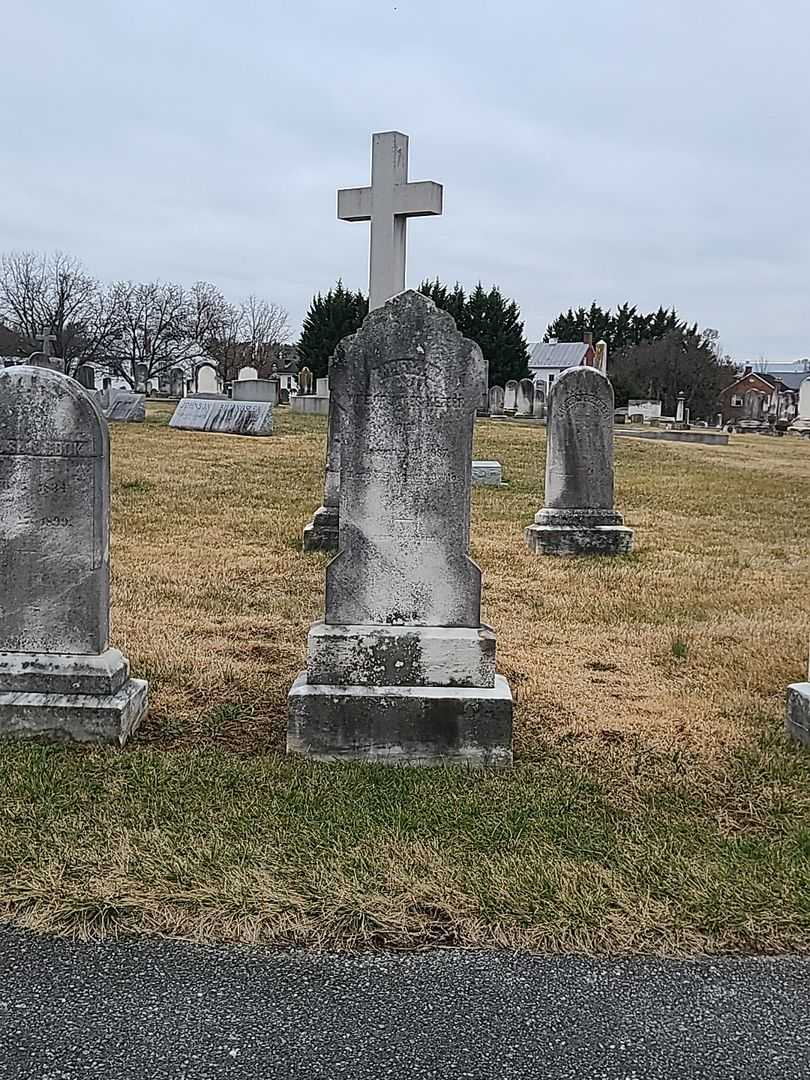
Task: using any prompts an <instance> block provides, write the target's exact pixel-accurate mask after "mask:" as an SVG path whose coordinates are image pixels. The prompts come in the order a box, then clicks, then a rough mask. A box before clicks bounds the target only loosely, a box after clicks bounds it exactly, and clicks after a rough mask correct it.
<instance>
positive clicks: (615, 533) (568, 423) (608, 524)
mask: <svg viewBox="0 0 810 1080" xmlns="http://www.w3.org/2000/svg"><path fill="white" fill-rule="evenodd" d="M547 433H548V441H547V446H546V488H545V498H544V503H543V507H542V509H541V510H539V511H538V512H537V514H535V518H534V523H533V524H531V525H529V527H528V528H527V529H526V531H525V539H526V544H527V545H528V546H529V548H530V549H531V550H532V551H534V552H535V553H536V554H538V555H622V554H626V553H627V552H628V551H630V550H631V548H632V543H633V532H632V530H631V529H628V528H627V527H626V526H625V525H624V523H623V521H622V517H621V514H618V513H616V511H615V510H614V509H613V388H612V387H611V385H610V382H609V381H608V379H607V377H606V376H605V375H603V374H602V372H601V371H597V370H596V368H592V367H576V368H569V369H568V370H567V371H564V372H563V373H562V374H561V375H560V376H558V378H557V379H555V380H554V383H553V384H552V387H551V390H550V392H549V396H548V422H547Z"/></svg>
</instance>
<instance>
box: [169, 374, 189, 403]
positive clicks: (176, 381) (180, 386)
mask: <svg viewBox="0 0 810 1080" xmlns="http://www.w3.org/2000/svg"><path fill="white" fill-rule="evenodd" d="M169 390H170V393H171V395H172V397H173V398H181V397H185V395H186V373H185V371H184V370H183V368H172V370H171V372H170V373H169Z"/></svg>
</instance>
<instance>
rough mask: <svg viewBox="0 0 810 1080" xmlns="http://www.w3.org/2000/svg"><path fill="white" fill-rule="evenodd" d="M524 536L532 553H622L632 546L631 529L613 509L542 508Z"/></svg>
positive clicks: (630, 549)
mask: <svg viewBox="0 0 810 1080" xmlns="http://www.w3.org/2000/svg"><path fill="white" fill-rule="evenodd" d="M524 536H525V538H526V543H527V545H528V546H529V547H530V548H531V550H532V551H533V552H535V554H536V555H626V554H627V553H628V552H630V551H632V549H633V530H632V529H628V528H627V526H626V525H625V524H624V520H623V518H622V516H621V514H617V513H615V511H614V512H610V513H605V512H604V511H601V510H546V509H543V510H540V511H538V513H537V514H535V518H534V524H533V525H529V526H528V528H527V529H526V530H525V532H524Z"/></svg>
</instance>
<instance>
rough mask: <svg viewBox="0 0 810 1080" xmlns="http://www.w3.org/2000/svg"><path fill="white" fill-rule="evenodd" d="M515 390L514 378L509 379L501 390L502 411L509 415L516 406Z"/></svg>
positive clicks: (516, 386)
mask: <svg viewBox="0 0 810 1080" xmlns="http://www.w3.org/2000/svg"><path fill="white" fill-rule="evenodd" d="M517 392H518V384H517V382H516V381H515V380H514V379H510V380H509V382H508V383H507V384H506V386H505V387H504V391H503V411H504V412H505V413H508V414H509V415H512V414H514V412H515V409H516V408H517Z"/></svg>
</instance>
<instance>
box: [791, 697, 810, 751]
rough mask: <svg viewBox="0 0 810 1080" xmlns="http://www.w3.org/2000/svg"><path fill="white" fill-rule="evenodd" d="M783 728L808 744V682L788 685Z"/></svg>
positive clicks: (809, 708) (809, 743)
mask: <svg viewBox="0 0 810 1080" xmlns="http://www.w3.org/2000/svg"><path fill="white" fill-rule="evenodd" d="M785 729H786V731H787V733H788V735H790V736H792V737H793V738H794V739H797V740H798V741H799V742H802V743H804V744H805V746H810V682H800V683H793V685H792V686H789V687H788V691H787V715H786V716H785Z"/></svg>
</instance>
